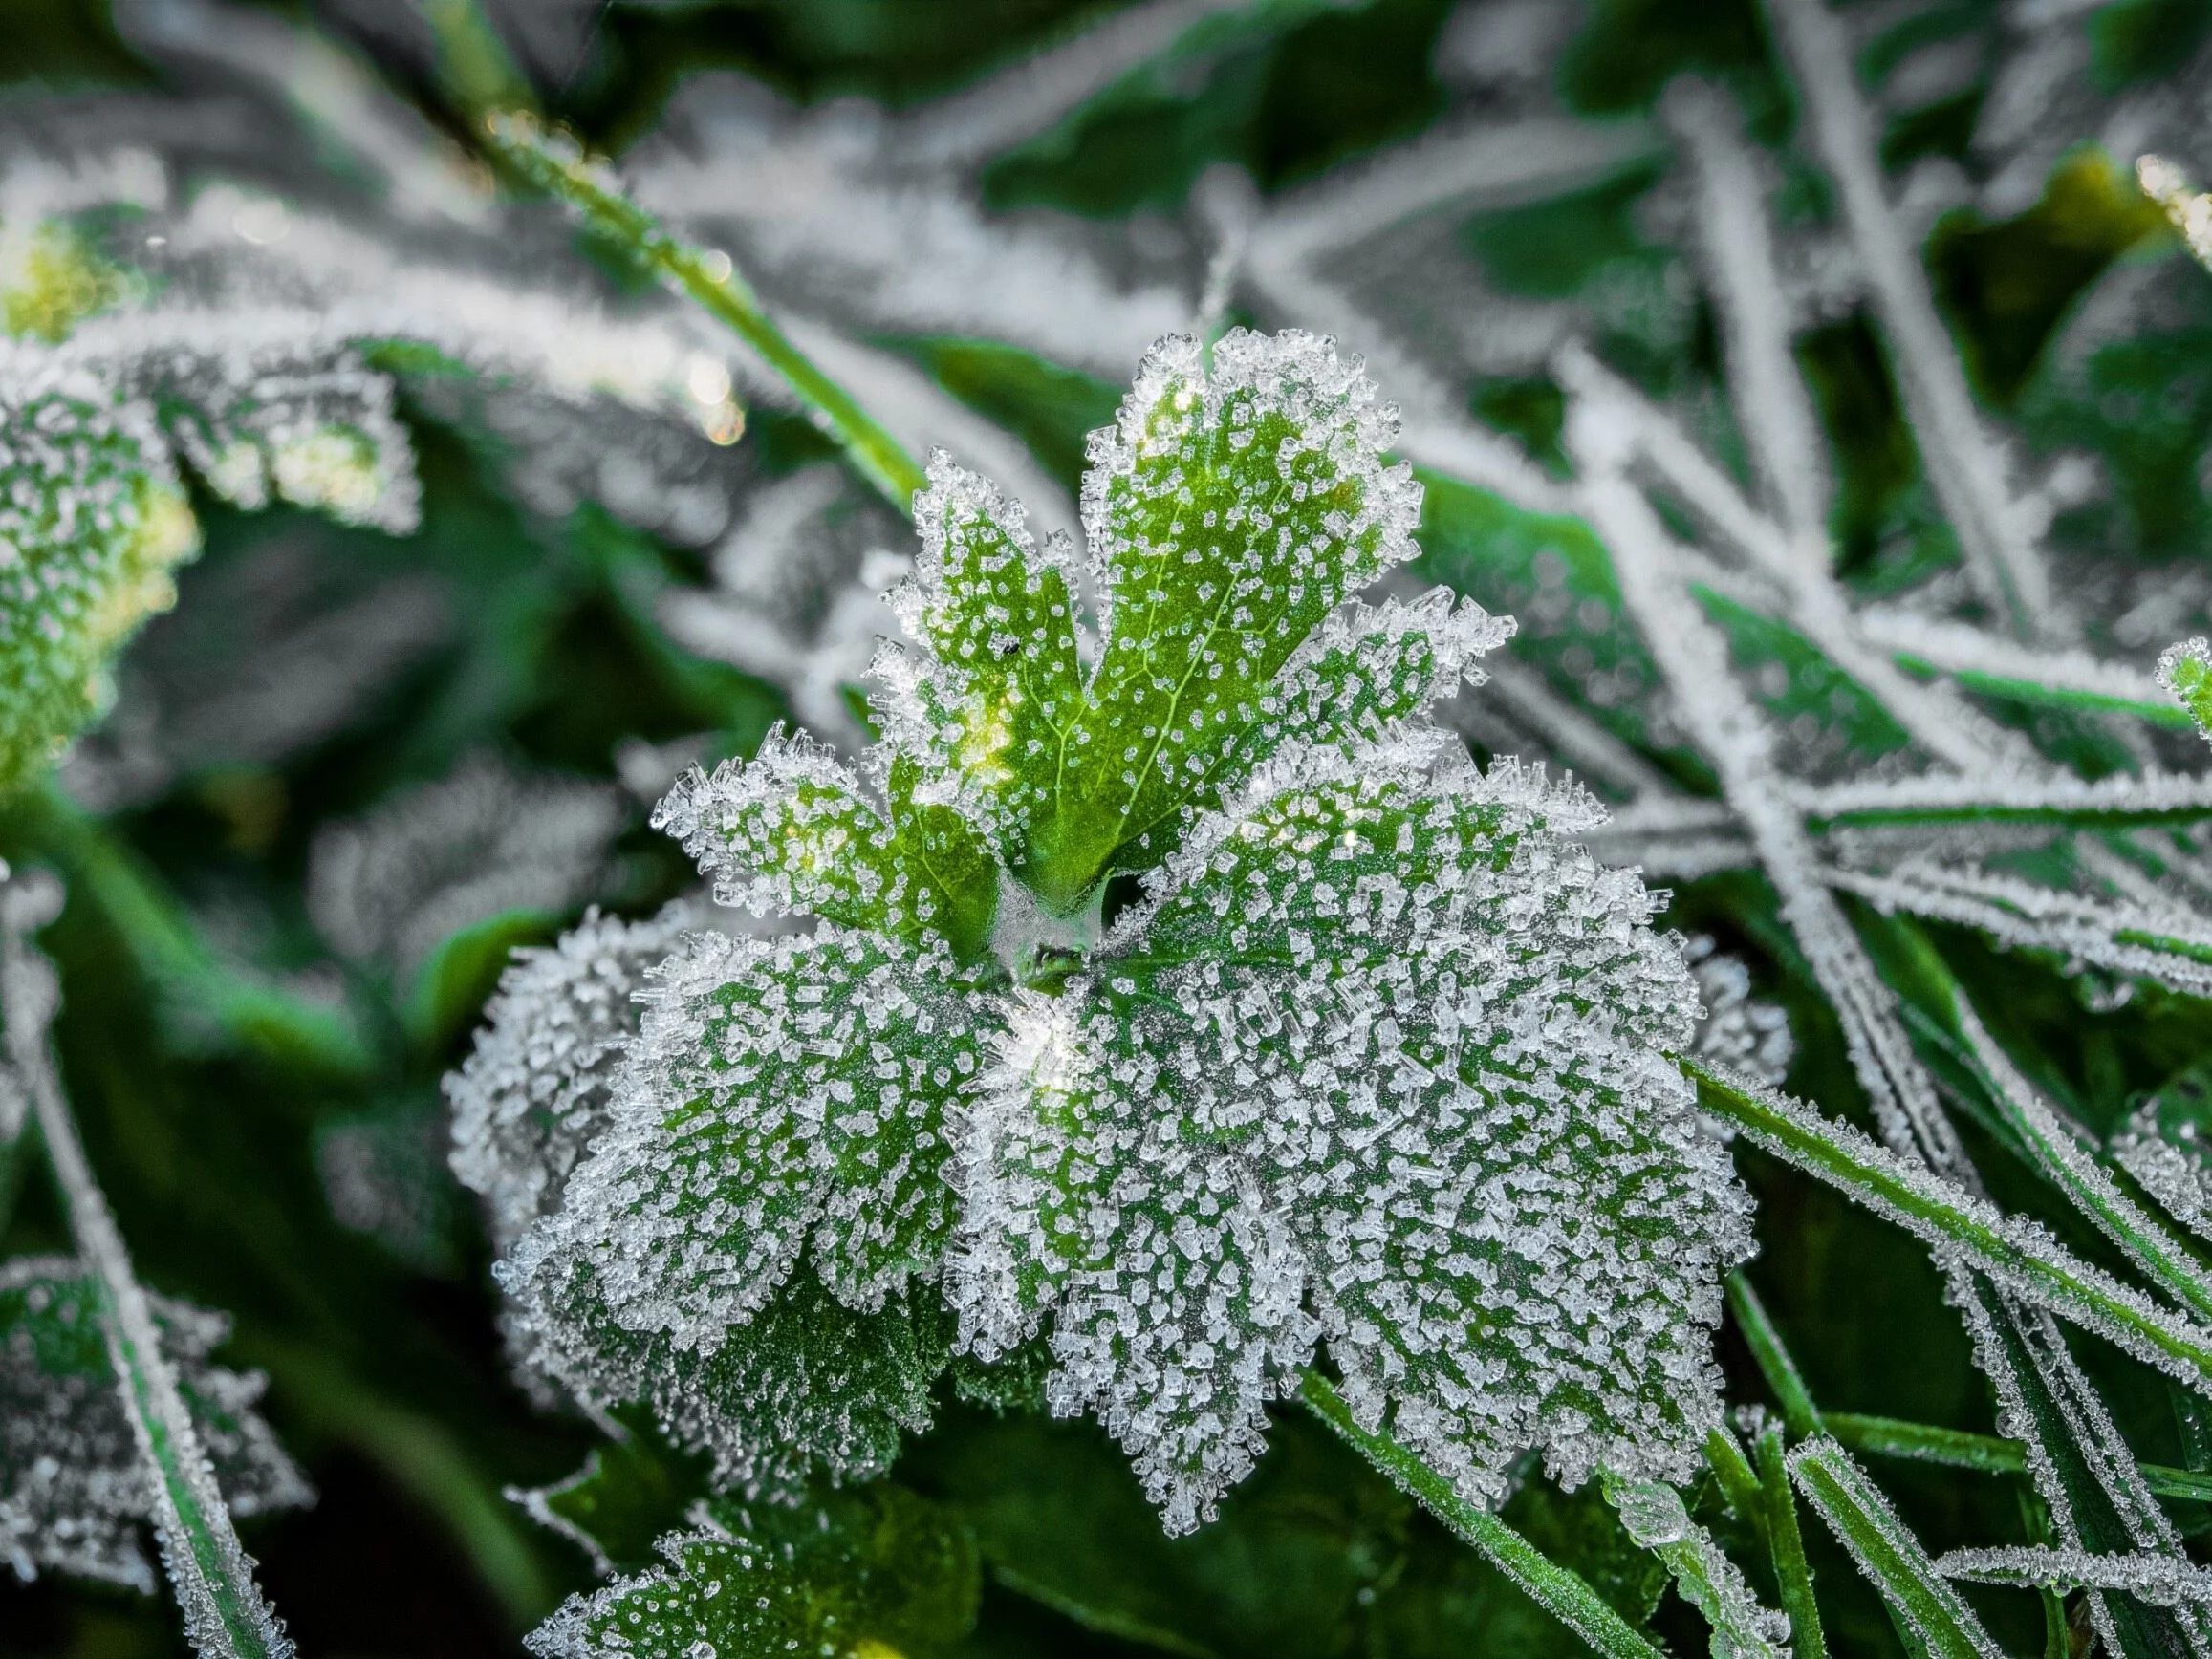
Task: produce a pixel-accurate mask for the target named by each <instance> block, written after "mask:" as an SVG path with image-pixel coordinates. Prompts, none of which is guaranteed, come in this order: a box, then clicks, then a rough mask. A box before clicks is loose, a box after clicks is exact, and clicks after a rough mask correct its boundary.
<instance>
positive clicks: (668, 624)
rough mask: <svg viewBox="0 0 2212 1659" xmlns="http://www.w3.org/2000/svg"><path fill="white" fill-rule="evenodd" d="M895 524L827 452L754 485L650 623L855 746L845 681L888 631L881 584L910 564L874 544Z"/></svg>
mask: <svg viewBox="0 0 2212 1659" xmlns="http://www.w3.org/2000/svg"><path fill="white" fill-rule="evenodd" d="M895 524H896V518H895V515H893V514H891V513H890V512H889V510H888V509H887V508H885V507H883V506H882V505H881V504H880V502H879V501H878V500H875V499H874V498H873V492H864V491H863V488H862V486H861V485H858V483H857V481H855V480H853V479H852V478H851V476H850V475H849V474H848V473H847V472H846V470H845V469H844V468H843V467H841V466H838V465H835V464H834V463H816V464H814V465H812V466H806V467H802V468H800V469H799V470H798V471H796V472H794V473H792V475H791V476H789V477H788V478H782V479H778V480H776V481H774V482H773V483H770V484H763V485H758V486H756V487H755V488H754V489H753V490H752V491H751V493H750V495H749V496H748V499H747V504H746V509H745V513H744V516H743V518H742V519H741V520H740V521H739V523H738V524H737V525H736V527H735V528H733V529H732V530H731V531H730V533H729V535H728V536H727V537H726V539H725V541H724V542H723V544H722V545H721V546H720V547H719V548H717V549H715V553H714V586H713V587H711V588H681V589H676V590H673V591H671V592H669V593H665V594H663V595H662V597H661V605H660V617H661V625H662V626H663V627H665V628H666V629H667V630H668V632H669V633H670V634H672V635H673V636H675V637H676V638H677V639H678V640H679V641H680V642H681V643H683V645H685V646H687V647H689V648H690V649H691V650H693V651H696V652H698V653H699V654H700V655H702V656H705V657H714V658H716V659H717V660H719V661H723V662H729V663H733V664H735V665H736V666H737V667H739V668H742V669H744V670H745V671H746V672H747V673H748V674H754V675H758V676H759V677H760V678H761V679H767V680H770V681H772V682H774V683H775V684H777V685H780V686H781V687H783V689H784V693H785V695H786V696H787V697H789V698H790V699H791V704H792V715H793V717H794V718H795V719H796V720H797V722H798V723H799V724H800V725H802V726H804V727H805V728H806V729H807V730H809V731H811V732H813V734H814V735H815V736H816V737H818V738H822V739H824V740H826V741H828V742H830V743H835V745H836V746H837V747H838V748H840V749H842V750H844V751H846V752H848V753H857V752H858V751H859V750H860V749H862V748H864V747H866V746H867V743H868V737H867V734H866V732H864V731H863V730H862V729H861V726H860V724H859V722H857V721H856V720H855V719H854V718H853V714H852V711H851V709H850V708H849V707H848V706H847V704H846V702H845V692H846V688H847V687H849V686H855V685H858V684H860V683H861V681H862V680H863V679H866V677H867V675H868V670H869V663H870V660H871V659H872V658H873V657H874V656H875V654H876V652H877V649H878V644H879V642H880V641H881V640H882V639H883V637H884V636H886V635H889V634H892V633H895V632H896V630H897V624H896V622H895V621H894V620H893V619H892V617H891V616H890V615H889V614H888V613H887V612H886V611H885V609H884V606H883V603H882V599H883V594H884V593H885V591H886V590H887V589H889V588H890V587H891V586H892V584H893V583H894V582H896V581H897V580H898V579H899V578H900V577H901V576H903V575H905V574H907V573H909V572H910V571H911V569H912V565H913V561H912V560H911V559H909V558H907V557H906V556H905V555H904V554H903V553H895V552H893V551H891V550H890V549H889V548H888V547H887V546H885V545H884V544H885V542H887V541H888V540H890V539H891V537H892V530H893V527H894V525H895ZM897 528H898V529H899V531H900V533H903V530H904V527H903V526H902V525H900V526H898V527H897Z"/></svg>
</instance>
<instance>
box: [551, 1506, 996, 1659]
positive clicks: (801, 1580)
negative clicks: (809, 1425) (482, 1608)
mask: <svg viewBox="0 0 2212 1659" xmlns="http://www.w3.org/2000/svg"><path fill="white" fill-rule="evenodd" d="M713 1519H714V1521H715V1522H716V1525H715V1526H714V1528H713V1529H712V1530H708V1531H705V1532H697V1533H691V1534H678V1535H676V1536H674V1537H671V1538H668V1539H665V1540H662V1542H661V1554H662V1555H663V1556H664V1557H665V1558H666V1560H667V1564H666V1565H665V1566H662V1567H657V1568H655V1569H653V1570H651V1571H648V1572H645V1573H641V1574H640V1575H638V1576H637V1577H635V1578H630V1579H624V1580H621V1581H619V1582H618V1583H617V1584H613V1585H611V1586H609V1587H608V1588H606V1589H604V1590H601V1591H599V1592H598V1593H597V1594H596V1595H594V1596H592V1597H589V1598H584V1597H574V1598H572V1599H571V1600H570V1601H569V1602H568V1604H567V1605H564V1606H563V1607H562V1608H561V1610H560V1611H559V1612H557V1613H555V1614H554V1615H553V1618H551V1619H550V1620H548V1621H547V1622H546V1623H545V1624H544V1625H543V1626H541V1627H539V1628H538V1629H537V1630H536V1631H535V1632H534V1633H533V1634H532V1635H531V1637H530V1640H529V1647H530V1649H531V1652H532V1653H535V1654H538V1655H539V1656H540V1659H598V1656H600V1655H615V1654H620V1655H623V1656H624V1659H706V1655H707V1654H709V1653H713V1654H715V1655H717V1659H781V1656H783V1655H787V1654H807V1655H810V1656H813V1655H817V1654H818V1655H823V1656H824V1659H881V1656H882V1655H884V1654H887V1653H896V1654H900V1655H904V1656H905V1659H931V1656H933V1655H939V1654H947V1653H949V1652H951V1650H952V1649H953V1648H955V1646H956V1645H957V1644H958V1643H959V1642H960V1640H961V1638H962V1637H964V1636H965V1635H966V1634H967V1632H968V1630H969V1629H970V1628H971V1627H973V1625H974V1623H975V1614H976V1600H977V1595H978V1592H979V1587H980V1586H979V1581H978V1575H977V1567H976V1555H975V1547H974V1545H973V1544H972V1543H971V1542H970V1541H969V1540H968V1538H967V1536H966V1534H965V1532H964V1531H963V1530H962V1529H961V1527H960V1525H959V1523H958V1522H957V1521H956V1520H955V1519H953V1518H952V1517H950V1516H948V1515H947V1514H946V1513H945V1512H944V1511H943V1510H942V1509H941V1508H939V1507H938V1506H937V1505H935V1504H933V1503H931V1502H929V1501H928V1500H927V1499H926V1498H922V1497H916V1496H915V1495H914V1494H913V1493H911V1492H909V1491H907V1490H906V1489H905V1488H903V1487H900V1486H894V1485H890V1484H879V1485H876V1486H870V1487H862V1488H859V1489H857V1490H854V1491H849V1492H837V1493H830V1494H826V1495H824V1496H823V1497H820V1498H818V1499H816V1500H813V1501H811V1502H808V1503H804V1504H802V1505H800V1506H799V1507H798V1508H797V1509H794V1510H786V1509H781V1508H778V1507H776V1506H773V1505H753V1506H750V1507H745V1506H738V1505H732V1504H722V1505H719V1506H717V1508H716V1509H715V1511H714V1514H713Z"/></svg>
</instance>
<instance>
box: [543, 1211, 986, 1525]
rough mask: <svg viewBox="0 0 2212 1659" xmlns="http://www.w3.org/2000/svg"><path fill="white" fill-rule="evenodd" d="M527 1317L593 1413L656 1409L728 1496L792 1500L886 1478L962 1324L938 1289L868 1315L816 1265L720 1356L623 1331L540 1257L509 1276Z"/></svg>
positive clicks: (595, 1299) (921, 1424)
mask: <svg viewBox="0 0 2212 1659" xmlns="http://www.w3.org/2000/svg"><path fill="white" fill-rule="evenodd" d="M500 1275H501V1278H502V1279H503V1280H504V1281H505V1282H506V1284H507V1287H508V1289H509V1290H510V1293H512V1294H514V1295H516V1296H517V1297H518V1299H519V1301H520V1304H521V1308H522V1318H521V1319H520V1320H519V1321H518V1322H517V1323H518V1325H519V1329H518V1330H517V1332H516V1337H517V1341H518V1346H519V1347H521V1349H522V1353H521V1358H522V1360H523V1363H524V1364H525V1366H526V1367H527V1368H529V1369H530V1371H531V1373H532V1374H535V1375H540V1376H545V1377H549V1378H551V1379H553V1381H555V1382H557V1383H559V1384H560V1385H561V1386H562V1387H563V1388H564V1389H566V1390H568V1391H569V1392H570V1393H571V1394H573V1395H575V1397H576V1398H577V1399H578V1400H580V1401H581V1402H582V1403H583V1404H584V1405H586V1406H587V1407H589V1408H591V1409H592V1410H593V1411H597V1412H600V1413H605V1412H608V1411H613V1410H615V1409H616V1408H618V1407H621V1406H624V1405H629V1404H633V1403H635V1404H639V1405H642V1406H643V1407H644V1408H645V1409H647V1410H648V1411H651V1412H652V1413H653V1415H654V1417H655V1419H656V1420H657V1421H658V1422H659V1423H660V1424H661V1427H662V1429H663V1430H664V1431H665V1432H666V1433H667V1434H668V1436H669V1438H670V1439H671V1440H673V1441H674V1442H675V1443H676V1444H677V1445H679V1446H681V1447H683V1449H684V1450H686V1451H689V1452H697V1453H703V1454H705V1455H706V1456H707V1457H709V1458H710V1459H711V1466H710V1467H711V1474H712V1476H713V1479H714V1481H715V1483H716V1484H717V1485H718V1486H721V1487H723V1488H726V1489H733V1490H736V1491H739V1492H743V1493H747V1494H751V1495H757V1496H763V1497H770V1498H790V1497H796V1496H797V1495H798V1494H799V1493H800V1492H802V1491H804V1490H805V1488H806V1485H807V1482H808V1479H809V1478H810V1476H813V1475H816V1474H827V1475H829V1476H833V1477H835V1478H837V1479H847V1480H866V1479H870V1478H873V1477H874V1476H878V1475H881V1474H884V1473H885V1472H886V1471H888V1470H889V1469H890V1467H891V1464H892V1460H893V1459H894V1458H896V1457H897V1456H898V1454H899V1446H900V1439H901V1437H902V1436H904V1435H906V1434H910V1433H920V1432H921V1431H922V1430H923V1429H925V1428H927V1427H928V1426H929V1420H930V1403H931V1402H930V1390H931V1389H932V1387H933V1386H934V1385H935V1383H936V1381H937V1379H938V1377H939V1375H940V1374H941V1373H942V1372H943V1369H944V1367H945V1362H946V1360H947V1359H948V1358H949V1357H950V1353H951V1342H952V1332H953V1323H952V1318H951V1315H949V1314H948V1313H947V1312H946V1311H945V1310H944V1309H943V1306H941V1305H940V1303H939V1302H938V1299H937V1297H936V1294H935V1293H934V1291H932V1290H930V1289H929V1288H927V1287H919V1288H917V1289H915V1290H913V1291H911V1292H903V1291H901V1292H893V1293H891V1294H889V1295H887V1296H886V1297H885V1298H884V1299H883V1303H882V1304H881V1306H880V1307H879V1308H878V1309H877V1310H875V1311H873V1312H868V1313H859V1312H855V1311H854V1310H853V1309H851V1308H848V1307H846V1306H845V1305H844V1304H843V1303H839V1302H838V1301H837V1300H836V1299H835V1297H834V1296H832V1295H831V1294H830V1292H829V1290H828V1289H827V1288H826V1287H825V1286H824V1285H823V1283H822V1282H821V1279H820V1277H819V1276H818V1275H816V1274H815V1273H814V1272H813V1271H812V1270H811V1269H810V1268H808V1267H805V1266H802V1267H801V1268H800V1270H799V1271H798V1272H796V1273H793V1274H792V1276H791V1278H790V1279H788V1280H787V1281H785V1282H784V1283H783V1284H782V1285H781V1286H780V1287H778V1288H777V1289H776V1291H775V1292H774V1293H773V1294H772V1295H771V1296H770V1298H769V1300H768V1303H767V1304H766V1305H765V1306H763V1307H761V1308H760V1309H759V1310H757V1311H756V1312H755V1313H754V1314H753V1315H752V1316H751V1317H750V1318H749V1319H748V1320H746V1321H745V1322H744V1323H743V1324H740V1325H734V1326H733V1327H731V1328H730V1329H729V1330H728V1331H727V1332H726V1334H725V1335H724V1337H723V1338H722V1340H721V1341H720V1342H719V1343H717V1344H715V1345H714V1346H713V1347H705V1348H703V1347H683V1346H681V1345H680V1344H679V1343H678V1341H677V1339H676V1338H675V1337H674V1336H672V1335H671V1334H670V1333H669V1332H668V1331H666V1330H636V1329H631V1328H627V1327H625V1326H624V1325H621V1324H619V1323H618V1321H617V1320H616V1318H615V1317H614V1315H613V1314H612V1313H611V1312H610V1311H609V1309H608V1306H607V1303H606V1300H605V1298H603V1297H602V1296H600V1295H599V1294H598V1291H597V1286H596V1282H595V1281H594V1278H593V1274H592V1269H591V1268H590V1267H589V1266H588V1265H579V1264H576V1263H574V1262H569V1261H562V1260H554V1261H551V1262H546V1261H542V1260H537V1259H535V1258H534V1257H533V1254H532V1250H531V1241H529V1240H526V1242H525V1245H524V1247H523V1249H522V1251H521V1252H520V1253H519V1254H518V1256H517V1258H516V1259H515V1261H514V1262H513V1263H510V1264H508V1265H504V1266H503V1267H502V1268H501V1270H500Z"/></svg>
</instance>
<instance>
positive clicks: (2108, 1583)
mask: <svg viewBox="0 0 2212 1659" xmlns="http://www.w3.org/2000/svg"><path fill="white" fill-rule="evenodd" d="M1936 1571H1938V1572H1939V1573H1941V1574H1942V1575H1943V1577H1945V1578H1947V1579H1965V1580H1968V1581H1970V1582H1972V1583H1974V1584H2015V1585H2020V1586H2022V1587H2025V1588H2030V1589H2033V1588H2046V1589H2053V1590H2075V1589H2093V1590H2118V1591H2122V1592H2124V1593H2125V1594H2127V1595H2131V1596H2133V1597H2135V1598H2136V1600H2137V1601H2140V1602H2149V1603H2151V1604H2152V1605H2155V1606H2160V1607H2205V1606H2212V1572H2208V1571H2206V1570H2205V1569H2204V1568H2202V1567H2200V1566H2193V1565H2191V1564H2190V1563H2189V1562H2187V1561H2178V1560H2176V1559H2174V1558H2173V1557H2170V1556H2153V1555H2092V1554H2091V1553H2090V1552H2089V1551H2087V1550H2079V1549H2029V1548H2027V1547H2025V1546H2023V1545H2020V1544H2006V1545H2002V1546H2000V1547H1998V1548H1995V1549H1955V1550H1952V1551H1951V1552H1950V1553H1949V1554H1948V1555H1945V1556H1941V1557H1939V1558H1938V1559H1937V1562H1936Z"/></svg>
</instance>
